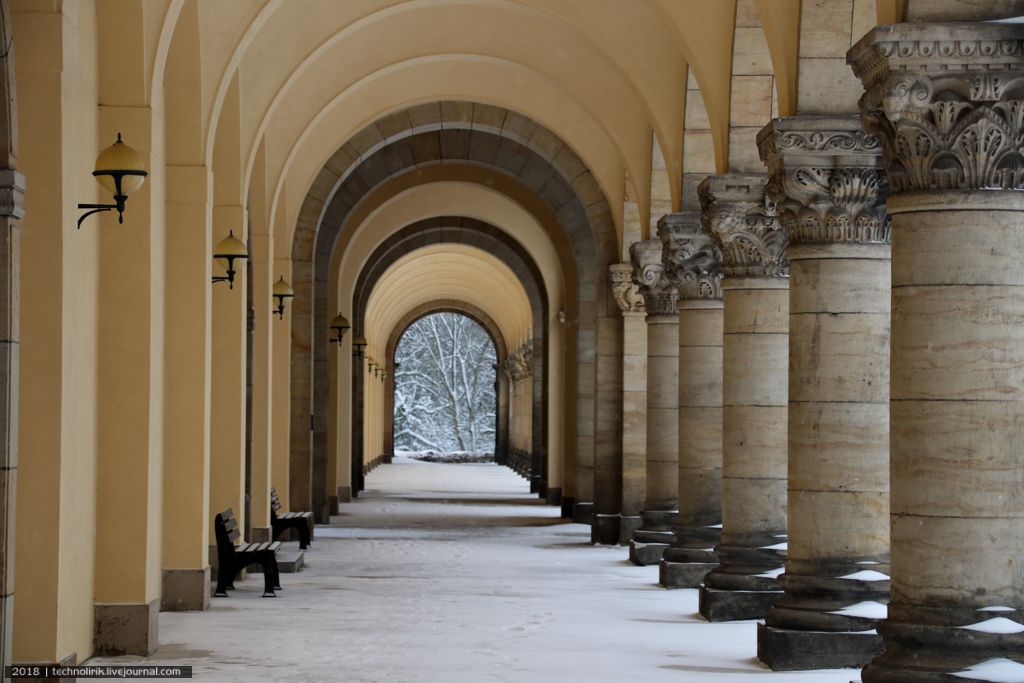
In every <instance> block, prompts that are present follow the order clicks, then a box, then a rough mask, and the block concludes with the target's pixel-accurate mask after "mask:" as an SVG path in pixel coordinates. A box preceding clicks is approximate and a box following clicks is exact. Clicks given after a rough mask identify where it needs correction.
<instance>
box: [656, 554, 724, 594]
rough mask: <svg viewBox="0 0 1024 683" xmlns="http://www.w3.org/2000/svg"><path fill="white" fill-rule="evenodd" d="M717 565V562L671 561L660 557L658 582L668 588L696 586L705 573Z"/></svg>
mask: <svg viewBox="0 0 1024 683" xmlns="http://www.w3.org/2000/svg"><path fill="white" fill-rule="evenodd" d="M717 566H718V563H717V562H672V561H671V560H666V559H665V558H664V557H662V558H661V562H660V563H659V566H658V583H660V584H661V585H662V586H664V587H665V588H670V589H676V588H698V587H700V584H701V583H702V582H703V581H704V577H705V576H707V573H708V572H709V571H711V570H712V569H714V568H715V567H717Z"/></svg>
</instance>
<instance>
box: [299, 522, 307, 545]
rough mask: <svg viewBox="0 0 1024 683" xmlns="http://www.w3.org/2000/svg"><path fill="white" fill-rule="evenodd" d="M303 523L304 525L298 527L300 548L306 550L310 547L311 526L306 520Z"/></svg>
mask: <svg viewBox="0 0 1024 683" xmlns="http://www.w3.org/2000/svg"><path fill="white" fill-rule="evenodd" d="M302 521H303V523H302V524H299V525H298V529H299V547H300V548H302V549H303V550H305V549H306V548H308V547H309V525H308V524H306V523H305V521H306V520H302Z"/></svg>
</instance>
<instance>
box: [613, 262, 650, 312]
mask: <svg viewBox="0 0 1024 683" xmlns="http://www.w3.org/2000/svg"><path fill="white" fill-rule="evenodd" d="M608 273H609V278H610V280H611V287H612V296H613V297H614V298H615V303H616V304H618V306H619V310H620V311H622V312H623V313H643V312H644V310H645V309H644V297H643V295H642V294H641V293H640V286H639V285H638V284H636V283H635V282H633V266H632V264H629V263H613V264H611V265H610V266H608Z"/></svg>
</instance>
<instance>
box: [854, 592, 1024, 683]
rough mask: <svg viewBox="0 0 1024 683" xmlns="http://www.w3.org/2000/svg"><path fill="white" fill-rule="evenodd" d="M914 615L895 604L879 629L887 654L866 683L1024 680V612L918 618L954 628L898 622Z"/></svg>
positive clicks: (952, 611) (935, 612) (959, 611)
mask: <svg viewBox="0 0 1024 683" xmlns="http://www.w3.org/2000/svg"><path fill="white" fill-rule="evenodd" d="M913 611H915V608H914V607H910V608H906V607H904V608H903V609H900V608H899V607H893V606H892V605H891V604H890V608H889V619H888V620H886V621H883V622H881V623H880V624H879V625H878V631H879V633H881V634H882V637H883V638H884V639H885V653H884V654H882V655H881V656H880V657H878V658H876V659H875V660H873V661H872V662H871V663H870V664H868V665H867V667H865V668H864V671H863V674H862V680H863V681H864V683H938V682H939V681H945V682H948V681H1024V618H1022V617H1024V614H1022V612H1024V610H1021V609H1012V608H1011V609H1010V610H1009V611H1001V612H997V613H993V612H989V611H984V610H980V609H972V608H964V607H954V608H934V607H926V608H917V610H916V611H918V612H928V613H930V614H918V615H917V616H919V617H922V618H925V619H928V620H930V621H933V622H945V624H948V625H943V624H941V623H932V624H921V623H907V622H902V621H895V620H894V617H895V619H900V618H902V617H905V616H910V614H907V613H908V612H913ZM968 611H970V612H973V614H968V613H967V612H968ZM954 624H963V625H961V626H956V625H954Z"/></svg>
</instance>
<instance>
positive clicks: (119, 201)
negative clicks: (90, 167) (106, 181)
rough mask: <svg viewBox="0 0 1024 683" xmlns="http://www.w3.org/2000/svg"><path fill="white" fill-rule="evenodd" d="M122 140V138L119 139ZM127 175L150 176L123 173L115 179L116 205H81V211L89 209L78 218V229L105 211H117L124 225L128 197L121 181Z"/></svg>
mask: <svg viewBox="0 0 1024 683" xmlns="http://www.w3.org/2000/svg"><path fill="white" fill-rule="evenodd" d="M119 139H120V138H119ZM92 174H93V176H100V175H107V174H106V173H100V172H97V171H93V172H92ZM126 175H138V176H143V177H145V176H147V175H149V174H148V173H146V171H121V172H119V173H117V174H116V175H113V178H114V202H115V203H114V204H79V205H78V208H79V209H88V211H86V212H85V213H83V214H82V215H81V216H79V217H78V229H79V230H81V229H82V221H84V220H85V219H86V218H88V217H89V216H91V215H93V214H94V213H103V212H105V211H114V210H116V211H117V222H118V223H124V203H125V202H126V201H127V200H128V195H126V194H123V193H122V192H121V179H122V178H124V176H126Z"/></svg>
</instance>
